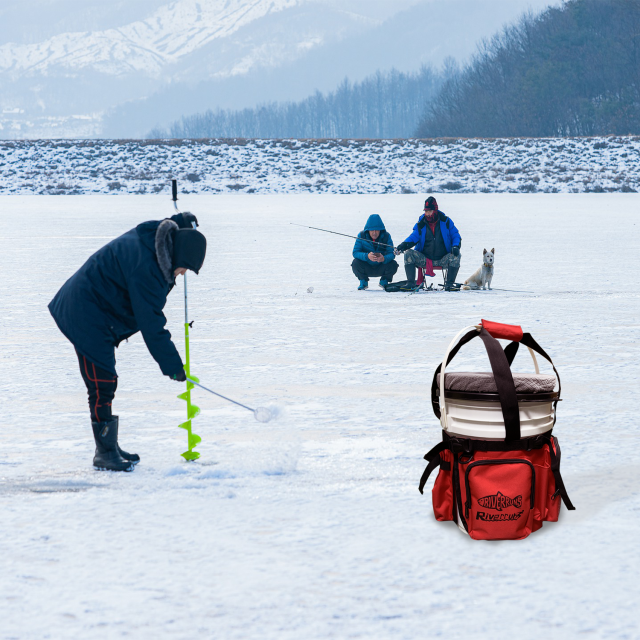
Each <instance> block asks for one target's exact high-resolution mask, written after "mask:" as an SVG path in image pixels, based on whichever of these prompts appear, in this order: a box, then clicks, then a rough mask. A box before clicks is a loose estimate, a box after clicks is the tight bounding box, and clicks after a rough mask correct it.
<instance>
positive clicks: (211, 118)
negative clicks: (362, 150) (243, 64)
mask: <svg viewBox="0 0 640 640" xmlns="http://www.w3.org/2000/svg"><path fill="white" fill-rule="evenodd" d="M442 82H443V79H442V76H441V75H440V74H439V73H436V72H434V71H433V70H432V69H431V68H430V67H422V68H421V69H420V71H418V72H417V73H401V72H399V71H395V70H392V71H389V72H386V73H382V72H378V73H376V74H375V75H373V76H370V77H368V78H366V79H365V80H363V81H362V82H357V83H353V84H352V83H350V82H349V81H348V80H344V81H343V82H342V84H341V85H340V86H339V87H338V89H337V90H336V91H333V92H331V93H328V94H322V93H320V92H316V94H315V95H313V96H311V97H309V98H307V99H305V100H303V101H301V102H287V103H272V104H266V105H261V106H258V107H256V108H254V109H242V110H240V111H232V110H217V111H211V110H210V111H207V112H205V113H201V114H195V115H192V116H185V117H183V118H182V119H180V120H178V121H176V122H174V123H173V124H172V125H170V127H169V129H168V130H166V131H165V130H162V129H154V130H153V131H151V132H150V134H149V136H148V137H150V138H167V137H170V138H408V137H410V136H412V135H413V134H414V133H415V130H416V127H417V126H418V123H419V122H420V119H421V118H422V117H423V116H424V113H425V105H426V104H427V103H428V102H430V101H431V100H432V99H433V97H434V96H435V95H436V94H437V92H438V90H439V89H440V87H441V86H442Z"/></svg>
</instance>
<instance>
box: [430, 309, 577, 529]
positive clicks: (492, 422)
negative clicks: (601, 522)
mask: <svg viewBox="0 0 640 640" xmlns="http://www.w3.org/2000/svg"><path fill="white" fill-rule="evenodd" d="M477 337H479V338H480V339H481V340H482V342H483V344H484V347H485V349H486V351H487V355H488V356H489V362H490V364H491V372H490V373H476V372H455V373H446V372H445V369H446V367H447V365H448V364H449V363H450V362H451V360H452V359H453V358H454V357H455V356H456V355H457V353H458V352H459V351H460V349H461V348H462V347H463V346H464V345H465V344H467V343H468V342H470V341H471V340H473V339H474V338H477ZM498 338H501V339H506V340H509V341H510V342H509V344H508V345H507V346H506V347H505V348H504V350H503V349H502V346H501V345H500V343H499V342H498V340H497V339H498ZM520 345H524V346H525V347H527V348H528V350H529V352H530V354H531V357H532V359H533V364H534V369H535V373H527V374H522V373H512V371H511V364H512V363H513V360H514V358H515V356H516V354H517V352H518V349H519V347H520ZM536 353H537V354H539V355H540V356H542V357H543V358H545V359H546V360H548V361H549V362H550V363H551V366H552V367H553V371H554V373H555V375H544V374H541V373H540V369H539V367H538V361H537V359H536ZM556 381H557V386H558V389H557V390H555V387H556ZM561 388H562V387H561V384H560V376H559V374H558V371H557V370H556V368H555V366H554V364H553V362H552V361H551V358H550V357H549V356H548V355H547V353H546V352H545V351H544V349H543V348H542V347H541V346H540V345H539V344H538V343H537V342H536V341H535V340H534V339H533V337H532V336H531V334H529V333H524V332H523V331H522V329H521V328H520V327H519V326H514V325H505V324H498V323H495V322H489V321H487V320H482V322H481V324H480V325H476V326H471V327H467V328H465V329H463V330H462V331H460V333H458V335H457V336H456V337H455V338H454V339H453V341H452V342H451V344H450V345H449V348H448V349H447V352H446V354H445V357H444V359H443V361H442V364H440V365H439V366H438V368H437V369H436V371H435V373H434V376H433V382H432V385H431V403H432V406H433V412H434V414H435V415H436V417H437V418H438V419H439V420H440V423H441V425H442V442H440V443H439V444H437V445H436V446H435V447H434V448H433V449H431V451H429V453H427V454H426V455H425V460H427V462H428V465H427V468H426V469H425V471H424V473H423V474H422V478H421V479H420V484H419V489H420V493H423V491H424V487H425V484H426V482H427V479H428V478H429V476H430V474H431V473H432V472H433V471H434V470H435V469H436V468H439V472H438V476H437V478H436V481H435V484H434V486H433V490H432V499H433V511H434V514H435V517H436V520H439V521H446V520H453V521H454V522H456V523H457V524H458V527H459V528H460V529H461V530H462V531H463V532H464V533H467V534H468V535H469V536H470V537H471V538H473V539H474V540H521V539H522V538H526V537H527V536H528V535H529V534H531V533H532V532H533V531H537V530H538V529H540V527H542V523H543V522H544V521H548V522H556V521H557V520H558V514H559V511H560V500H562V501H563V502H564V504H565V506H566V507H567V509H569V510H573V509H574V506H573V504H571V500H570V499H569V496H568V495H567V491H566V489H565V486H564V483H563V481H562V476H561V475H560V455H561V453H560V445H559V444H558V439H557V438H556V437H555V436H554V435H552V432H553V427H554V425H555V422H556V410H557V406H558V402H559V401H560V392H561Z"/></svg>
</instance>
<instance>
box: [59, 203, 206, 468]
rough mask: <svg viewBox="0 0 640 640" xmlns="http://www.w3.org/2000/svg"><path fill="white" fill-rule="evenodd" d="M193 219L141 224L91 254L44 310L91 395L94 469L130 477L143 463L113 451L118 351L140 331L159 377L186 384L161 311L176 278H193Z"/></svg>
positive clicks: (199, 257)
mask: <svg viewBox="0 0 640 640" xmlns="http://www.w3.org/2000/svg"><path fill="white" fill-rule="evenodd" d="M192 223H193V224H196V225H197V220H196V218H195V216H193V215H192V214H190V213H180V214H177V215H174V216H172V217H171V218H167V219H166V220H161V221H151V222H143V223H142V224H139V225H138V226H137V227H136V228H135V229H131V230H130V231H128V232H127V233H125V234H124V235H121V236H120V237H119V238H116V239H115V240H112V241H111V242H109V243H108V244H106V245H105V246H104V247H102V249H100V250H99V251H97V252H96V253H94V254H93V255H92V256H91V257H90V258H89V259H88V260H87V261H86V262H85V263H84V265H82V267H80V269H79V270H78V271H76V273H74V274H73V275H72V276H71V278H69V280H67V281H66V282H65V284H64V285H63V286H62V288H61V289H60V291H58V293H57V294H56V296H55V297H54V299H53V300H52V301H51V303H50V304H49V311H50V312H51V315H52V316H53V318H54V320H55V321H56V323H57V325H58V328H59V329H60V331H62V333H63V334H64V335H65V336H66V337H67V338H68V339H69V341H70V342H71V343H72V344H73V346H74V347H75V350H76V354H77V356H78V362H79V364H80V373H81V375H82V378H83V380H84V382H85V384H86V386H87V391H88V394H89V410H90V412H91V426H92V427H93V436H94V439H95V441H96V452H95V457H94V458H93V466H94V467H96V468H98V469H110V470H112V471H131V470H132V469H133V465H134V464H136V463H137V462H139V460H140V457H139V456H138V455H137V454H135V453H127V452H126V451H123V450H122V449H121V448H120V446H119V445H118V426H119V425H118V416H114V415H113V414H112V412H111V403H112V401H113V398H114V395H115V392H116V387H117V386H118V374H117V373H116V360H115V348H116V347H117V346H118V345H119V344H120V343H121V342H122V341H123V340H126V339H127V338H129V337H130V336H132V335H133V334H134V333H137V332H138V331H141V332H142V337H143V338H144V341H145V343H146V345H147V348H148V349H149V351H150V353H151V355H152V356H153V358H154V359H155V361H156V362H157V363H158V365H159V366H160V370H161V371H162V373H163V374H164V375H166V376H169V377H170V378H171V379H172V380H178V381H180V382H184V381H185V380H186V374H185V371H184V366H183V363H182V358H181V357H180V354H179V353H178V350H177V349H176V347H175V345H174V344H173V342H172V340H171V334H170V333H169V331H168V330H167V329H165V324H166V323H167V320H166V318H165V316H164V313H163V311H162V310H163V309H164V306H165V304H166V302H167V295H168V294H169V291H171V289H172V288H173V286H174V284H175V279H176V277H177V276H178V275H183V274H184V273H185V272H186V271H187V269H190V270H191V271H194V272H195V273H198V272H199V270H200V268H201V267H202V263H203V262H204V257H205V254H206V248H207V241H206V239H205V237H204V236H203V235H202V234H201V233H200V232H199V231H198V230H197V229H195V228H193V227H192Z"/></svg>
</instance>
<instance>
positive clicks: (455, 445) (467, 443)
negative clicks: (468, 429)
mask: <svg viewBox="0 0 640 640" xmlns="http://www.w3.org/2000/svg"><path fill="white" fill-rule="evenodd" d="M448 448H449V449H450V450H451V451H452V452H453V453H465V454H467V455H471V454H472V453H473V451H472V449H471V440H466V439H463V438H450V439H449V447H448Z"/></svg>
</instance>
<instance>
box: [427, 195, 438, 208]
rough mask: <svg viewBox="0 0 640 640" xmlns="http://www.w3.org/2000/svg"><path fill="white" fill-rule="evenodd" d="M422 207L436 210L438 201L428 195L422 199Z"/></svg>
mask: <svg viewBox="0 0 640 640" xmlns="http://www.w3.org/2000/svg"><path fill="white" fill-rule="evenodd" d="M424 208H425V209H433V210H434V211H437V210H438V201H437V200H436V199H435V198H434V197H433V196H429V197H428V198H427V199H426V200H425V201H424Z"/></svg>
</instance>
